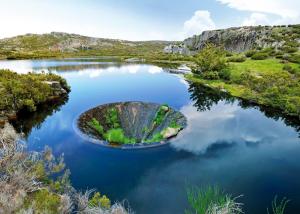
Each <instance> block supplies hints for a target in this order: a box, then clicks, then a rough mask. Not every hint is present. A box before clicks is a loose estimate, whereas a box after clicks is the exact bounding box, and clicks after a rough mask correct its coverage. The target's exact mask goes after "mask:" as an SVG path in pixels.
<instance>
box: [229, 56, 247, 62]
mask: <svg viewBox="0 0 300 214" xmlns="http://www.w3.org/2000/svg"><path fill="white" fill-rule="evenodd" d="M227 61H228V62H245V61H246V57H245V56H242V55H237V56H232V57H229V58H227Z"/></svg>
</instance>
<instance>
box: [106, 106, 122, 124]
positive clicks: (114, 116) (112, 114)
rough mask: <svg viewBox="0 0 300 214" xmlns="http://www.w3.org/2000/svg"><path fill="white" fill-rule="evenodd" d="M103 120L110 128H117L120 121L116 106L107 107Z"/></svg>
mask: <svg viewBox="0 0 300 214" xmlns="http://www.w3.org/2000/svg"><path fill="white" fill-rule="evenodd" d="M105 121H106V124H107V126H108V127H110V128H114V129H116V128H119V127H120V122H119V118H118V110H117V109H116V108H111V109H108V111H107V113H106V114H105Z"/></svg>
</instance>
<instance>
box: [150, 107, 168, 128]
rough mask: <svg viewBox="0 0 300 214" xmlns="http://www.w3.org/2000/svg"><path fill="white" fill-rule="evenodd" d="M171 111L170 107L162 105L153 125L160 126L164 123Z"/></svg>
mask: <svg viewBox="0 0 300 214" xmlns="http://www.w3.org/2000/svg"><path fill="white" fill-rule="evenodd" d="M168 111H169V106H168V105H161V106H160V107H159V109H158V111H157V112H156V115H155V118H154V120H153V123H154V124H155V125H159V124H161V123H162V121H163V120H164V118H165V116H166V114H167V113H168Z"/></svg>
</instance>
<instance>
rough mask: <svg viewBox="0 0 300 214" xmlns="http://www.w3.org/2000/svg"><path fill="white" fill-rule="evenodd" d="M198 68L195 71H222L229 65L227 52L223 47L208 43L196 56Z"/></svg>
mask: <svg viewBox="0 0 300 214" xmlns="http://www.w3.org/2000/svg"><path fill="white" fill-rule="evenodd" d="M195 63H196V65H197V69H196V70H195V71H194V72H195V73H198V74H199V73H201V72H208V71H221V70H222V69H224V68H226V67H227V63H226V53H225V51H224V49H223V48H221V47H217V46H215V45H213V44H207V45H206V46H205V47H204V48H203V49H202V50H201V51H200V52H199V53H198V54H197V55H196V56H195Z"/></svg>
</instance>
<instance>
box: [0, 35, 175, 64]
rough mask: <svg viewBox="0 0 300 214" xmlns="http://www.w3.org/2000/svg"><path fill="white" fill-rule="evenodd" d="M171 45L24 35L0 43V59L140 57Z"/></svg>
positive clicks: (71, 36)
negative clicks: (63, 56)
mask: <svg viewBox="0 0 300 214" xmlns="http://www.w3.org/2000/svg"><path fill="white" fill-rule="evenodd" d="M169 43H170V42H166V41H141V42H132V41H125V40H114V39H102V38H94V37H87V36H82V35H77V34H68V33H59V32H52V33H49V34H26V35H21V36H16V37H12V38H6V39H1V40H0V57H1V56H2V58H23V57H24V58H27V57H26V56H28V58H34V57H39V56H42V57H43V56H57V55H59V54H61V55H77V54H78V55H80V54H82V55H84V54H96V55H118V56H119V55H139V54H146V53H155V52H162V50H163V48H164V47H165V46H166V45H167V44H169Z"/></svg>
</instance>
